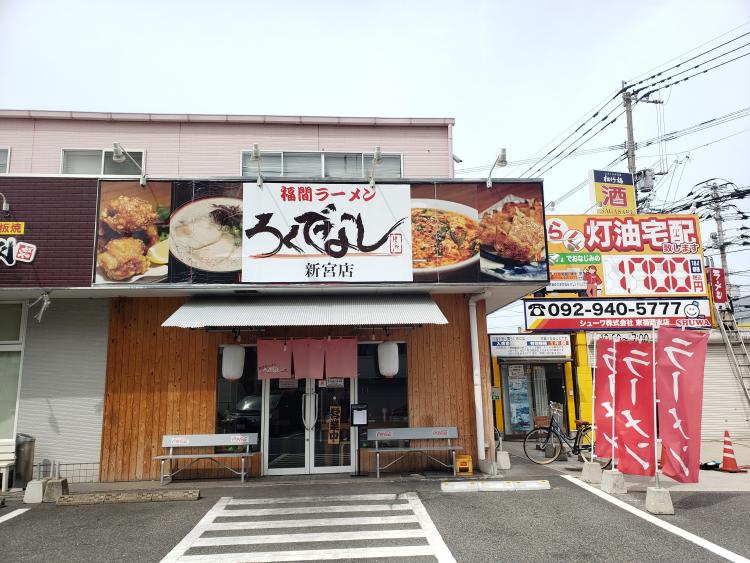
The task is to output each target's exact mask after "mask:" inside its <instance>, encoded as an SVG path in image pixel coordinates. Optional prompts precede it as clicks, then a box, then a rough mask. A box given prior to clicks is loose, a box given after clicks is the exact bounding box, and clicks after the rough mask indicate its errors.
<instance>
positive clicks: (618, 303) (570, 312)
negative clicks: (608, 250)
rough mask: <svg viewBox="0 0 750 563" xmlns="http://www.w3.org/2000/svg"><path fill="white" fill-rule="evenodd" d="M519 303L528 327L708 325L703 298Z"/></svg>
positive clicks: (551, 328)
mask: <svg viewBox="0 0 750 563" xmlns="http://www.w3.org/2000/svg"><path fill="white" fill-rule="evenodd" d="M523 304H524V315H525V317H526V328H527V329H528V330H633V329H641V330H643V329H649V328H651V327H659V326H677V327H686V328H690V327H693V328H697V327H710V326H711V306H710V304H709V301H708V299H703V298H671V299H646V298H643V299H638V298H633V299H525V300H524V302H523Z"/></svg>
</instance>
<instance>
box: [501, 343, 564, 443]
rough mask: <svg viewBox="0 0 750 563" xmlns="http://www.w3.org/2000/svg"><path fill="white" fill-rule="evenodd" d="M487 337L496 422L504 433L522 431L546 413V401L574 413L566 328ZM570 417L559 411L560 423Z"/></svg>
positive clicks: (515, 435)
mask: <svg viewBox="0 0 750 563" xmlns="http://www.w3.org/2000/svg"><path fill="white" fill-rule="evenodd" d="M489 343H490V356H491V357H492V372H493V373H492V377H493V383H492V384H493V402H494V405H495V409H494V410H495V427H496V428H497V429H498V430H499V431H500V432H503V434H504V436H505V437H508V438H521V437H523V436H524V435H525V434H526V433H527V432H528V431H529V430H531V429H532V428H534V425H535V422H539V417H547V416H549V415H550V406H549V404H550V402H554V403H558V404H561V405H563V409H564V413H568V414H570V415H572V416H574V415H575V412H576V410H577V406H576V401H575V393H574V390H575V388H576V386H575V384H574V378H573V369H572V362H573V358H572V353H571V345H570V335H569V334H490V335H489ZM569 418H570V416H564V417H563V421H562V423H563V426H564V427H565V428H567V427H568V426H569V424H568V419H569Z"/></svg>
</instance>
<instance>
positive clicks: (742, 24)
mask: <svg viewBox="0 0 750 563" xmlns="http://www.w3.org/2000/svg"><path fill="white" fill-rule="evenodd" d="M748 24H750V20H748V21H746V22H744V23H741V24H740V25H738V26H737V27H733V28H732V29H730V30H729V31H725V32H724V33H722V34H720V35H717V36H716V37H714V38H712V39H709V40H708V41H706V42H705V43H701V44H700V45H698V46H697V47H693V48H692V49H690V50H689V51H685V52H684V53H682V54H680V55H677V56H676V57H674V58H672V59H669V60H668V61H666V62H663V63H662V64H660V65H657V66H655V67H654V68H652V69H649V70H647V71H646V72H644V73H641V74H639V75H637V76H634V77H633V78H631V79H630V80H628V83H631V82H633V80H635V79H636V78H640V77H641V76H644V75H646V74H648V73H650V72H653V71H655V70H656V69H658V68H661V67H663V66H665V65H668V64H669V63H671V62H672V61H676V60H677V59H680V58H682V57H684V56H685V55H689V54H690V53H692V52H693V51H697V50H698V49H700V48H702V47H705V46H706V45H708V44H710V43H713V42H714V41H716V40H717V39H721V38H722V37H725V36H727V35H729V34H730V33H732V32H734V31H737V30H738V29H740V28H742V27H745V26H746V25H748ZM739 37H742V35H740V36H739ZM732 41H734V39H733V40H732ZM732 41H729V43H731V42H732ZM723 45H724V44H722V45H718V46H717V47H716V48H717V49H718V48H719V47H722V46H723ZM706 52H709V51H706ZM706 52H704V53H703V54H705V53H706ZM698 56H700V55H698ZM688 60H691V59H688ZM682 64H684V63H682ZM671 68H674V67H670V68H668V69H665V70H663V71H661V72H667V71H669V70H671Z"/></svg>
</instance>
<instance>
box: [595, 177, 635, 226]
mask: <svg viewBox="0 0 750 563" xmlns="http://www.w3.org/2000/svg"><path fill="white" fill-rule="evenodd" d="M589 184H590V186H591V191H592V195H593V199H594V204H595V205H596V208H597V212H598V213H601V214H602V215H634V214H635V213H636V201H635V185H634V184H633V175H632V174H629V173H627V172H612V171H609V170H592V171H591V172H590V173H589Z"/></svg>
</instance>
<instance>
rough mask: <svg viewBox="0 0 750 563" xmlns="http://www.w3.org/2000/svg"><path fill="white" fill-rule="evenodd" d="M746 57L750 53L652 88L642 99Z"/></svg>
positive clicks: (749, 54)
mask: <svg viewBox="0 0 750 563" xmlns="http://www.w3.org/2000/svg"><path fill="white" fill-rule="evenodd" d="M747 56H750V53H745V54H744V55H740V56H738V57H734V58H733V59H729V60H728V61H725V62H723V63H721V64H718V65H715V66H712V67H709V68H707V69H705V70H702V71H700V72H696V73H695V74H691V75H690V76H686V77H685V78H680V79H679V80H675V81H674V82H670V83H669V84H665V85H664V86H660V87H659V88H654V89H653V90H649V91H648V92H646V93H645V94H643V97H644V98H648V97H649V96H650V95H651V94H654V93H655V92H658V91H659V90H664V89H665V88H671V87H672V86H676V85H677V84H680V83H682V82H687V81H688V80H690V79H691V78H695V77H696V76H699V75H701V74H706V73H707V72H709V71H712V70H714V69H717V68H720V67H722V66H724V65H728V64H729V63H732V62H734V61H737V60H739V59H743V58H745V57H747Z"/></svg>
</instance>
